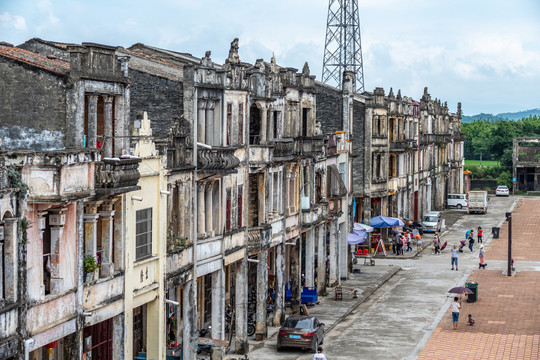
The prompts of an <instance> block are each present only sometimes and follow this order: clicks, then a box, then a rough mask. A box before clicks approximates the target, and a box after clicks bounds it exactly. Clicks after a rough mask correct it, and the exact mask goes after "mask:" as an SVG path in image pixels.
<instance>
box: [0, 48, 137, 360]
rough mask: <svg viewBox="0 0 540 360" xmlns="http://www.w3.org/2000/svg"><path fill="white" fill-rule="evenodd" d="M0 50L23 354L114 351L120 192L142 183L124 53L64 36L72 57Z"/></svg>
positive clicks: (119, 303) (119, 304)
mask: <svg viewBox="0 0 540 360" xmlns="http://www.w3.org/2000/svg"><path fill="white" fill-rule="evenodd" d="M0 50H1V53H0V55H1V56H0V59H1V60H0V61H1V63H2V78H3V79H5V82H4V83H3V86H2V87H1V90H2V96H1V97H2V99H4V102H3V104H2V107H3V112H2V113H3V117H2V126H1V130H0V132H2V149H1V150H2V151H3V154H2V155H3V156H2V162H3V164H5V166H6V167H7V168H9V169H11V171H12V174H18V175H15V179H16V178H18V179H19V180H18V182H15V183H14V182H13V180H12V181H11V185H16V186H18V187H19V189H20V190H19V192H18V202H19V204H24V208H19V214H18V222H19V223H20V226H19V227H20V228H21V229H24V230H23V233H22V234H21V235H20V236H19V239H18V241H19V242H20V243H21V244H22V249H23V250H25V251H24V253H23V254H21V257H20V258H19V259H17V258H16V257H15V258H12V260H13V259H15V260H16V261H17V260H18V261H20V264H21V265H22V264H25V268H24V274H22V276H21V278H22V279H26V284H24V285H23V284H20V285H21V286H24V288H23V289H24V290H23V291H21V293H22V294H26V296H27V298H26V303H25V308H26V311H25V312H24V313H23V314H24V317H25V319H24V320H22V319H20V320H19V323H20V326H19V328H18V332H19V336H20V337H21V338H22V339H25V340H24V343H23V345H21V346H20V350H21V351H20V352H19V353H17V357H21V356H22V357H24V355H25V354H26V355H29V356H30V358H31V359H44V358H47V359H51V358H52V359H61V358H64V357H69V358H81V357H82V354H83V351H84V352H95V353H100V354H102V355H103V356H104V357H103V358H106V359H108V358H112V353H113V352H114V353H119V354H121V353H122V351H121V347H122V346H123V345H122V343H123V335H122V334H123V310H124V309H123V294H124V291H123V284H124V277H123V264H124V259H123V255H124V252H123V249H124V244H125V243H126V241H125V239H124V233H123V231H124V230H123V219H124V218H125V214H124V213H123V211H122V209H123V207H122V204H123V201H124V200H123V194H125V193H127V192H129V191H132V190H134V189H137V181H138V178H139V173H138V163H139V161H140V160H139V159H133V158H131V157H129V156H128V157H127V158H126V157H121V154H123V153H125V152H126V148H127V145H128V144H127V142H126V141H125V139H126V138H127V131H126V130H127V124H128V121H127V119H128V114H127V112H126V111H125V109H126V106H128V105H129V101H128V100H129V90H128V86H127V85H128V81H127V73H126V72H125V60H127V59H121V58H118V57H117V56H116V54H115V50H116V49H115V48H111V47H107V46H102V45H97V44H83V45H82V46H81V45H79V46H66V47H65V53H67V54H68V55H67V59H68V60H69V61H64V60H61V59H57V58H53V57H52V56H48V57H47V56H43V55H40V54H37V53H34V52H30V51H28V50H24V49H21V48H16V47H13V46H10V45H8V44H3V45H2V47H1V49H0ZM29 89H32V92H33V93H34V95H33V96H27V94H28V91H29ZM115 214H116V217H115ZM8 233H10V238H12V236H11V235H12V234H11V228H10V229H9V232H8ZM89 264H94V266H92V265H89ZM20 316H21V315H20Z"/></svg>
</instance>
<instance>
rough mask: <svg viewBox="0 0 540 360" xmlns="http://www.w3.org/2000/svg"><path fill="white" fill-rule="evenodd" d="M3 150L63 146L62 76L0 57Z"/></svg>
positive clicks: (63, 102) (0, 129) (0, 111)
mask: <svg viewBox="0 0 540 360" xmlns="http://www.w3.org/2000/svg"><path fill="white" fill-rule="evenodd" d="M0 79H2V80H1V81H0V114H1V123H0V139H2V145H1V148H2V149H3V150H19V149H25V150H58V149H63V148H64V134H65V127H66V122H65V119H66V89H65V84H64V81H63V79H62V77H61V76H55V75H53V74H51V73H49V72H47V71H42V70H37V69H35V70H34V69H30V68H28V67H26V66H24V65H20V64H18V63H15V62H12V61H9V60H5V59H0Z"/></svg>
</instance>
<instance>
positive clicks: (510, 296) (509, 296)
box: [499, 294, 514, 298]
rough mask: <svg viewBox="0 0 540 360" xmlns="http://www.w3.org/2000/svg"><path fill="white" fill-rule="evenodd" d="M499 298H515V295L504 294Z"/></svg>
mask: <svg viewBox="0 0 540 360" xmlns="http://www.w3.org/2000/svg"><path fill="white" fill-rule="evenodd" d="M499 297H502V298H513V297H514V295H504V294H501V295H499Z"/></svg>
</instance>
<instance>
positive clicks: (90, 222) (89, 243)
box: [51, 203, 99, 271]
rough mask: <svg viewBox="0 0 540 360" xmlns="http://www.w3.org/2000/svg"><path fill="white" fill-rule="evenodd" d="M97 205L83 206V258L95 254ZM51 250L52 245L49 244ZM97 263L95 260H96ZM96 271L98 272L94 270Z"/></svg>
mask: <svg viewBox="0 0 540 360" xmlns="http://www.w3.org/2000/svg"><path fill="white" fill-rule="evenodd" d="M97 206H98V205H97V204H96V203H91V204H87V205H86V206H85V208H86V209H85V214H84V215H83V219H84V256H85V257H86V256H93V257H94V258H96V254H97V220H98V218H99V214H97ZM51 250H52V244H51ZM96 261H97V258H96ZM96 271H98V270H96Z"/></svg>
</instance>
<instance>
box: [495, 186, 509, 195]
mask: <svg viewBox="0 0 540 360" xmlns="http://www.w3.org/2000/svg"><path fill="white" fill-rule="evenodd" d="M495 195H496V196H510V190H508V186H503V185H501V186H497V190H495Z"/></svg>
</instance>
